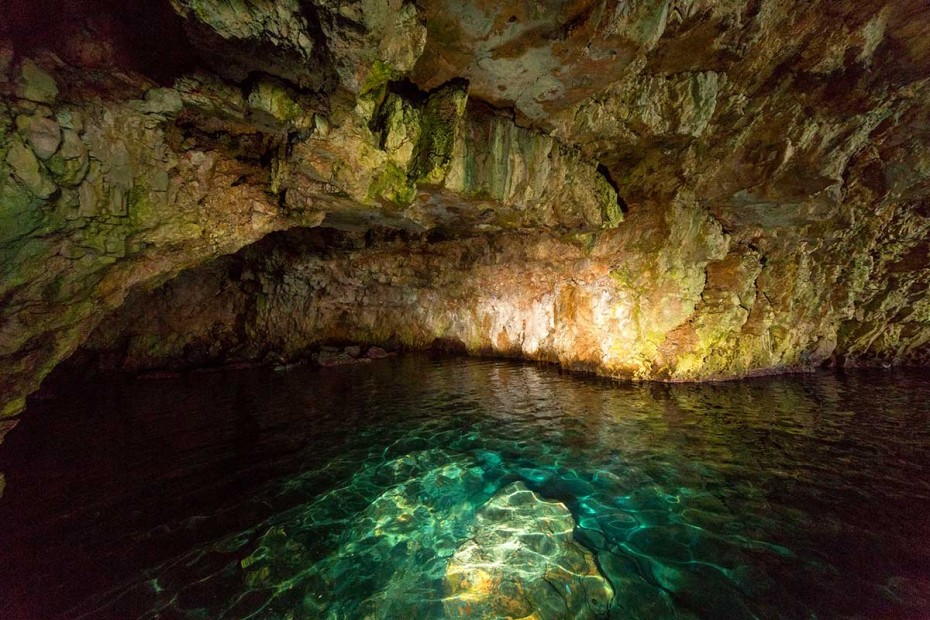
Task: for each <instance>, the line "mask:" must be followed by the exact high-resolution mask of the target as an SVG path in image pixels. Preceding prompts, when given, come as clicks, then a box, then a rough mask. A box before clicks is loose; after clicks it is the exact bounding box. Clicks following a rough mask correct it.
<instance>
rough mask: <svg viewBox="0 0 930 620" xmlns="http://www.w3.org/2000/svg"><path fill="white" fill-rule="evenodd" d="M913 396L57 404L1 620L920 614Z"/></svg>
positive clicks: (522, 380)
mask: <svg viewBox="0 0 930 620" xmlns="http://www.w3.org/2000/svg"><path fill="white" fill-rule="evenodd" d="M928 377H930V376H928V375H927V374H919V373H909V372H895V373H868V372H857V373H853V374H849V375H845V376H836V375H831V374H819V375H814V376H790V377H777V378H766V379H757V380H751V381H746V382H742V383H722V384H704V385H618V384H615V383H612V382H607V381H599V380H595V379H591V378H587V377H580V376H577V375H563V374H560V373H559V372H558V371H557V370H556V369H554V368H551V367H538V366H534V365H524V364H516V363H510V362H498V361H477V360H459V359H441V360H433V359H430V358H428V357H426V356H419V355H413V356H404V357H400V358H395V359H390V360H386V361H383V362H378V363H373V364H371V365H366V366H361V367H351V368H338V369H320V370H316V369H296V370H294V371H291V372H289V373H286V374H274V373H272V372H270V371H255V372H228V373H216V374H202V375H191V376H189V377H186V378H184V379H181V380H175V381H159V382H141V383H140V382H137V383H130V384H119V383H117V382H110V383H109V384H107V385H104V386H98V387H97V388H95V389H94V390H91V389H86V390H80V391H79V393H75V392H72V391H69V390H68V389H67V388H66V387H59V388H58V389H59V394H58V397H57V398H53V399H50V400H48V401H43V402H36V403H33V404H32V405H31V411H30V412H29V413H28V415H27V417H26V419H25V421H24V422H23V423H22V425H21V428H19V429H17V430H16V431H15V432H14V433H13V434H11V435H10V436H9V438H8V440H7V442H6V443H5V444H4V445H3V446H0V470H3V471H6V472H7V474H8V481H9V482H8V488H7V494H6V496H5V497H4V498H3V499H2V500H0V522H2V523H4V524H5V525H4V528H3V532H2V533H0V554H2V555H3V557H5V558H10V559H11V561H9V562H6V563H5V565H4V566H3V567H0V593H4V594H7V593H8V596H4V597H2V599H5V600H9V601H12V603H7V605H8V607H7V609H8V610H12V611H16V612H17V613H20V612H21V613H22V615H23V617H49V616H52V615H54V614H55V613H61V612H65V611H67V613H66V615H67V616H77V615H80V614H81V613H87V614H88V617H126V616H130V617H131V616H136V615H147V616H148V617H166V618H170V617H194V618H199V617H204V618H213V617H221V616H223V615H225V616H226V617H235V618H239V617H248V616H249V615H250V614H251V615H253V617H260V618H277V617H327V618H329V617H331V618H361V617H373V618H412V617H416V618H431V617H432V618H441V617H454V616H456V615H463V614H464V615H467V614H471V615H474V616H475V617H481V616H487V615H495V614H496V615H507V614H508V613H510V612H514V614H516V615H519V614H523V613H524V612H525V611H526V605H528V604H532V605H533V606H535V607H536V609H537V610H538V611H539V613H540V616H541V617H567V616H569V615H571V616H572V617H579V618H581V617H603V616H605V615H608V614H609V615H611V616H615V617H633V618H637V617H640V618H664V617H669V618H672V617H679V618H740V617H746V618H750V617H764V618H783V617H785V618H806V617H810V616H811V615H816V616H817V617H867V618H872V617H902V618H908V617H924V616H930V545H927V544H926V542H925V541H926V540H930V382H928V381H927V378H928ZM514 485H516V486H514ZM524 487H525V492H524ZM514 498H520V499H519V501H517V500H515V499H514ZM542 515H544V517H543V516H542ZM566 524H567V525H566ZM563 526H564V527H563ZM560 528H562V529H560ZM565 528H567V529H568V530H571V535H569V536H563V535H560V534H559V533H558V532H560V531H563V529H565ZM587 558H590V560H588V559H587ZM534 559H538V563H537V564H535V565H534ZM589 565H590V566H589ZM546 567H549V569H550V570H549V571H548V572H547V570H546ZM24 576H29V577H30V578H29V579H23V577H24ZM540 579H543V580H544V581H540ZM534 580H535V581H534ZM515 584H516V585H515ZM546 585H548V589H547V587H545V586H546ZM553 592H562V593H561V594H559V595H558V597H556V596H555V595H554V594H553ZM581 592H583V593H584V595H583V596H582V595H580V594H578V593H581ZM564 593H568V594H564ZM573 595H574V596H573ZM82 601H83V602H82ZM527 601H529V603H528V602H527ZM78 603H80V605H78ZM521 605H522V607H521ZM560 605H561V606H562V607H560ZM2 610H3V608H0V611H2ZM508 610H510V611H508ZM517 612H519V613H517ZM12 617H17V616H12Z"/></svg>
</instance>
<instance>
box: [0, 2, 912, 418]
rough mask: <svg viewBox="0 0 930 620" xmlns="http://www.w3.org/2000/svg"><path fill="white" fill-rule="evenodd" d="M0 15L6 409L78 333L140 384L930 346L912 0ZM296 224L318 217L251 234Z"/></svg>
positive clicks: (17, 8) (610, 366)
mask: <svg viewBox="0 0 930 620" xmlns="http://www.w3.org/2000/svg"><path fill="white" fill-rule="evenodd" d="M12 4H13V6H12V8H13V10H12V11H11V12H10V15H11V17H10V19H9V20H4V22H3V24H0V300H2V304H0V395H2V397H0V407H2V412H3V416H5V417H9V416H11V415H15V414H16V412H18V411H19V410H20V409H21V408H22V407H23V405H24V402H25V396H26V395H27V394H28V393H30V392H31V391H33V390H34V389H35V388H36V387H37V386H38V385H39V383H40V382H41V380H42V378H43V377H44V376H45V375H46V374H47V373H48V372H49V371H50V370H51V369H52V368H53V367H54V366H55V365H56V364H58V363H59V362H60V361H62V360H63V359H65V358H67V357H68V356H69V355H71V354H72V353H73V352H74V351H75V350H76V349H77V348H78V347H79V346H80V345H81V344H82V343H87V347H86V349H85V353H87V352H90V353H92V354H93V357H94V358H95V359H97V360H98V361H101V360H104V359H105V358H106V360H108V362H107V363H105V364H104V363H102V362H101V364H102V365H103V366H108V367H119V368H126V369H138V368H149V367H159V366H164V365H168V366H182V367H188V366H195V365H198V364H201V363H214V362H217V361H226V360H230V359H247V360H252V361H261V360H265V359H272V358H274V359H278V358H285V359H288V360H289V359H292V358H299V357H301V356H302V355H305V354H306V353H307V351H308V350H309V349H310V348H312V347H315V346H317V345H319V344H321V343H324V342H327V341H330V340H338V341H356V342H361V343H364V344H385V345H394V346H404V347H422V346H426V345H428V344H430V343H432V342H433V341H434V340H436V339H440V340H442V341H444V342H454V343H458V344H457V346H460V347H464V348H465V350H467V351H469V352H473V353H491V354H506V355H516V356H521V357H527V358H533V359H543V360H551V361H558V362H560V363H562V364H565V365H566V366H568V367H572V368H584V369H589V370H593V371H596V372H600V373H602V374H607V375H611V376H618V377H633V378H641V379H671V380H692V379H708V378H729V377H739V376H744V375H746V374H752V373H757V372H772V371H779V370H785V369H796V368H811V367H814V366H817V365H819V364H822V363H837V364H839V363H846V364H851V363H883V364H887V363H926V362H927V361H928V359H930V354H928V351H930V344H928V343H930V296H928V295H927V288H928V285H930V269H928V267H927V265H928V258H930V245H928V242H927V238H928V233H930V207H928V197H927V196H928V192H930V153H928V147H927V144H930V91H928V89H930V80H928V77H930V17H928V13H927V12H926V10H925V9H926V7H925V5H924V4H923V3H922V2H919V1H917V0H898V1H894V2H892V1H890V0H871V1H868V2H857V3H835V2H813V3H812V2H800V1H799V2H790V1H789V2H785V1H781V0H759V1H757V2H750V3H746V2H704V1H702V0H694V1H688V2H680V1H675V2H670V1H667V0H655V1H652V2H637V3H629V2H621V1H618V0H609V1H605V2H599V3H591V2H543V3H541V4H540V3H537V4H534V5H533V6H532V7H529V6H528V5H526V4H525V3H513V2H504V3H481V2H468V1H466V2H446V1H445V0H437V1H436V2H423V3H417V4H414V3H410V2H403V1H401V0H391V1H388V2H383V3H371V2H350V3H331V2H327V1H324V0H314V1H312V2H296V1H288V2H274V3H272V2H258V1H254V0H236V1H234V2H218V1H213V0H196V1H195V0H170V1H161V2H151V3H144V5H140V6H127V5H126V3H119V2H115V1H110V0H94V1H91V0H86V1H84V2H73V3H68V6H67V7H66V9H63V10H62V11H60V12H48V11H43V10H42V9H43V7H42V5H41V3H34V2H25V0H15V1H14V2H13V3H12ZM623 211H626V214H625V215H624V214H623ZM315 226H324V227H327V229H330V228H332V229H337V230H339V231H341V232H340V233H338V234H331V233H328V232H327V233H319V235H318V236H319V238H318V239H316V240H310V239H309V238H308V236H307V235H309V234H310V233H307V232H295V233H294V234H292V235H290V236H288V235H276V236H273V237H271V238H268V239H265V240H262V239H263V238H264V237H266V236H267V235H269V234H270V233H275V232H278V231H285V230H289V229H295V228H299V229H300V230H301V231H306V229H312V228H313V227H315ZM385 231H394V232H385ZM242 248H246V249H245V250H242ZM240 250H241V253H240V254H237V255H235V256H233V257H229V258H225V259H220V260H218V261H217V257H222V256H227V257H228V256H229V255H231V254H234V253H236V252H239V251H240ZM179 273H182V274H183V275H181V276H179V277H178V279H176V280H173V278H175V277H177V276H178V274H179ZM192 283H194V284H192ZM196 283H199V286H200V288H199V289H198V287H197V286H195V284H196ZM206 291H214V292H215V293H216V294H214V295H207V292H206ZM127 299H128V300H129V301H128V305H126V306H125V308H123V309H122V310H120V307H121V306H123V305H124V302H126V301H127ZM156 300H157V301H159V302H164V303H160V304H155V303H154V302H155V301H156ZM153 308H157V311H153ZM105 317H109V318H105ZM95 330H96V331H95ZM91 333H93V334H94V335H93V336H92V337H91V336H90V335H91ZM88 338H90V340H88ZM83 359H89V358H87V357H86V356H85V357H84V358H83ZM9 426H10V423H9V422H4V423H3V424H2V425H0V428H8V427H9Z"/></svg>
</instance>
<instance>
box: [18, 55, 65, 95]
mask: <svg viewBox="0 0 930 620" xmlns="http://www.w3.org/2000/svg"><path fill="white" fill-rule="evenodd" d="M16 94H17V95H18V96H19V97H22V98H23V99H28V100H29V101H35V102H37V103H54V102H55V98H56V97H57V96H58V85H57V84H55V79H54V78H53V77H52V76H51V75H49V74H48V73H46V72H45V71H43V70H42V69H41V68H40V67H39V65H37V64H36V63H35V62H34V61H32V60H30V59H29V58H26V59H24V60H23V62H22V65H21V66H20V76H19V81H18V85H17V89H16Z"/></svg>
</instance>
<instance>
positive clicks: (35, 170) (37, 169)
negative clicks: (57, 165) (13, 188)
mask: <svg viewBox="0 0 930 620" xmlns="http://www.w3.org/2000/svg"><path fill="white" fill-rule="evenodd" d="M6 163H7V165H8V166H10V168H11V169H12V171H13V174H14V175H16V178H17V179H18V180H19V181H20V182H21V183H22V184H23V186H24V187H25V188H26V189H27V190H29V192H31V193H32V194H33V195H35V196H37V197H39V198H48V197H49V196H51V195H52V193H53V192H54V191H55V189H56V188H55V184H54V183H52V182H51V181H50V180H49V179H48V178H47V177H46V176H45V173H44V171H43V168H42V165H41V164H40V163H39V160H38V159H36V156H35V154H34V153H33V152H32V150H31V149H30V148H29V147H28V146H26V145H25V144H23V143H22V142H21V141H19V140H14V141H13V142H12V144H11V145H10V148H9V150H8V151H7V154H6Z"/></svg>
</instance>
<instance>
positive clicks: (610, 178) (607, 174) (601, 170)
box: [597, 164, 629, 213]
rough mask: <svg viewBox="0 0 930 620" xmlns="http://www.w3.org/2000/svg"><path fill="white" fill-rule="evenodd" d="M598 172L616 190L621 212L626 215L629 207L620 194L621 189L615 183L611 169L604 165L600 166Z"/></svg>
mask: <svg viewBox="0 0 930 620" xmlns="http://www.w3.org/2000/svg"><path fill="white" fill-rule="evenodd" d="M597 172H598V174H600V175H601V176H602V177H604V180H605V181H607V183H608V184H609V185H610V186H611V187H612V188H614V192H616V194H617V206H618V207H620V212H621V213H626V212H627V211H629V207H628V206H627V204H626V201H625V200H624V199H623V196H622V195H621V194H620V187H619V186H618V185H617V182H616V181H614V178H613V176H611V174H610V169H609V168H608V167H607V166H605V165H604V164H598V165H597Z"/></svg>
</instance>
